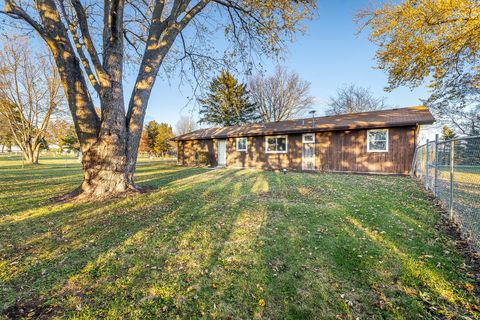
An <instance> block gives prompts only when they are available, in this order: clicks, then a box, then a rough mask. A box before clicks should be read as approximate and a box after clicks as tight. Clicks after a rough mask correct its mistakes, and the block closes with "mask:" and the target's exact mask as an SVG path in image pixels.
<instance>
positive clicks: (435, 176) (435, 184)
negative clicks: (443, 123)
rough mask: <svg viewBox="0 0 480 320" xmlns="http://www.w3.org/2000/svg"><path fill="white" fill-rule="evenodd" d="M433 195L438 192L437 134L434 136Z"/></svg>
mask: <svg viewBox="0 0 480 320" xmlns="http://www.w3.org/2000/svg"><path fill="white" fill-rule="evenodd" d="M433 174H434V176H433V194H434V195H435V196H437V192H438V185H437V183H438V133H437V134H436V135H435V170H434V172H433Z"/></svg>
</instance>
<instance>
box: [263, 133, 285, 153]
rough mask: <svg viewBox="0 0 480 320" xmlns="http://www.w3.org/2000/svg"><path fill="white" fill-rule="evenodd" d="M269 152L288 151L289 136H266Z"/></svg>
mask: <svg viewBox="0 0 480 320" xmlns="http://www.w3.org/2000/svg"><path fill="white" fill-rule="evenodd" d="M265 149H266V150H267V153H287V136H274V137H265Z"/></svg>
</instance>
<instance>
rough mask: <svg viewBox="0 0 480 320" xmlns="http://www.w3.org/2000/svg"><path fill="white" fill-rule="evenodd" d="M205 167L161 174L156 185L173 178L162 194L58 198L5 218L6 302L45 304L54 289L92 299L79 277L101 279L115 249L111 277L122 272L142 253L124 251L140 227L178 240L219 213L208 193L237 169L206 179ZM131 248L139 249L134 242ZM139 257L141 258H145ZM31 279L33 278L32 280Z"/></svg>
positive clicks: (2, 229) (57, 296)
mask: <svg viewBox="0 0 480 320" xmlns="http://www.w3.org/2000/svg"><path fill="white" fill-rule="evenodd" d="M201 173H202V172H200V171H198V170H193V171H190V174H188V172H187V171H184V172H182V175H181V177H178V179H174V178H173V177H171V176H168V177H166V178H165V179H161V178H159V179H158V180H157V181H156V183H157V186H165V185H167V184H169V183H170V184H175V186H173V185H172V189H171V190H164V193H163V194H162V192H159V193H160V194H159V195H157V194H155V193H150V194H146V195H141V196H137V197H134V198H131V199H124V200H121V201H110V202H106V203H105V204H99V203H96V204H94V205H92V204H88V203H84V204H80V205H68V204H67V205H54V206H52V207H57V208H54V210H50V211H49V212H45V213H44V214H41V215H38V216H33V217H27V218H25V219H23V220H20V221H10V222H7V223H2V224H1V225H0V233H5V234H6V233H7V232H8V233H9V236H10V239H4V240H7V241H6V243H4V246H2V248H4V249H3V250H1V251H0V252H1V256H2V257H3V258H2V260H4V263H5V265H8V266H10V267H9V274H8V275H7V274H5V275H3V277H5V279H4V280H5V282H4V283H5V285H4V290H3V293H2V295H3V297H2V299H1V300H2V301H7V302H6V305H4V306H3V307H4V308H5V307H6V308H8V306H17V307H18V306H19V305H25V306H31V305H32V303H31V302H32V301H30V300H32V299H33V300H36V301H37V304H38V302H41V304H45V303H46V301H47V300H49V299H52V297H54V299H60V300H61V299H65V296H64V295H67V296H69V298H71V299H73V300H75V299H77V298H79V297H77V296H76V295H77V294H79V295H80V299H83V298H82V297H83V296H85V301H87V302H89V301H88V290H90V289H89V288H84V287H83V285H82V286H80V287H82V289H79V290H77V289H75V287H76V286H79V284H78V283H77V282H76V279H77V278H82V277H83V276H84V275H85V274H88V277H90V276H92V274H93V275H94V276H93V280H92V281H93V282H91V283H89V285H88V286H93V287H95V285H94V283H96V282H97V280H98V281H100V280H99V279H95V278H96V275H99V274H101V273H102V272H101V271H99V270H96V269H95V264H96V263H98V261H100V262H102V263H101V264H103V262H104V261H106V260H108V259H109V257H110V256H111V255H116V254H117V253H118V252H121V254H126V255H127V257H126V259H123V258H122V260H120V264H124V266H123V267H120V268H119V269H115V268H116V267H115V266H114V264H113V266H112V265H109V266H107V269H111V270H110V271H111V273H112V274H110V275H108V278H111V277H113V278H115V277H118V276H120V274H121V273H122V272H123V271H124V270H123V269H126V270H130V269H131V268H133V266H129V265H128V260H129V259H128V256H131V255H133V257H134V260H136V257H135V255H134V253H128V252H127V253H126V252H125V250H123V249H122V247H125V246H127V247H129V246H130V245H129V244H128V243H129V242H130V241H134V240H132V239H135V237H138V235H141V234H151V235H157V236H158V235H161V237H163V238H170V242H172V241H173V240H175V237H176V236H178V234H179V232H180V229H178V228H181V229H185V230H187V229H188V228H190V227H191V226H192V225H203V224H205V219H206V218H208V219H213V218H214V217H212V216H211V214H210V215H206V214H205V212H208V210H209V208H210V207H212V206H214V202H213V201H212V199H211V198H209V195H208V194H209V193H210V190H211V189H212V188H218V186H219V185H222V184H224V185H225V188H226V189H228V188H229V187H228V186H229V185H230V184H231V180H232V179H233V177H232V176H233V174H234V173H233V172H225V173H224V174H222V175H212V176H210V177H208V178H206V180H205V179H202V178H197V176H198V175H199V174H201ZM194 176H195V177H194ZM192 195H196V196H198V198H197V199H196V200H195V203H194V205H195V207H196V208H199V209H200V211H199V212H203V213H204V215H203V216H199V215H198V214H192V212H191V209H192V203H191V201H192ZM99 206H100V207H99ZM52 209H53V208H52ZM12 231H14V232H12ZM223 232H225V230H224V231H223ZM172 246H174V243H172ZM129 250H130V249H129ZM131 250H133V251H132V252H135V248H131ZM167 253H168V252H167ZM164 254H165V252H164ZM156 258H158V260H162V259H165V258H164V257H163V258H162V257H161V256H160V257H156ZM124 260H125V261H124ZM134 262H135V263H136V264H138V263H139V262H140V261H134ZM125 263H126V265H125ZM92 268H93V269H92ZM26 283H28V284H29V285H28V287H27V288H25V286H24V284H26ZM69 286H71V288H69ZM72 290H73V291H72ZM95 290H97V289H95ZM72 292H73V293H72ZM86 292H87V293H86ZM72 294H73V295H72ZM48 296H49V297H48ZM105 301H108V299H106V300H105ZM57 303H58V301H57ZM37 307H38V306H37ZM50 307H51V309H52V310H51V311H45V310H48V308H47V309H45V308H42V309H38V308H37V310H39V311H41V312H47V313H48V312H57V311H58V310H57V307H58V305H55V304H52V305H51V306H50ZM62 308H63V307H62ZM17 309H18V308H17ZM27 309H28V308H27ZM67 309H68V308H67ZM10 310H11V309H10Z"/></svg>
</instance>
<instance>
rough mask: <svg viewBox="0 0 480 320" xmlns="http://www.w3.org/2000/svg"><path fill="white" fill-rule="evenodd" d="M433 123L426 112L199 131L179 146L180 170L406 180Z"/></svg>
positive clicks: (412, 109)
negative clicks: (421, 134)
mask: <svg viewBox="0 0 480 320" xmlns="http://www.w3.org/2000/svg"><path fill="white" fill-rule="evenodd" d="M434 121H435V119H434V117H433V116H432V114H431V113H430V111H429V110H428V108H426V107H423V106H422V107H410V108H401V109H392V110H380V111H371V112H361V113H353V114H345V115H339V116H328V117H317V118H308V119H298V120H287V121H279V122H273V123H266V124H250V125H242V126H232V127H225V128H210V129H200V130H196V131H193V132H190V133H187V134H184V135H181V136H178V137H176V138H175V139H174V140H175V141H177V143H178V163H179V164H181V165H198V164H207V165H210V166H227V167H249V168H264V169H283V168H287V169H290V170H318V171H331V172H369V173H396V174H407V173H409V171H410V168H411V164H412V159H413V155H414V151H415V146H416V143H417V134H418V131H419V128H420V126H421V125H425V124H432V123H433V122H434Z"/></svg>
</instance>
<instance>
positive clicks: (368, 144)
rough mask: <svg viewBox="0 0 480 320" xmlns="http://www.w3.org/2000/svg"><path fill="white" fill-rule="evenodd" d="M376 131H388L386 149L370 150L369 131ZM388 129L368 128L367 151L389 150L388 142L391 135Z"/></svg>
mask: <svg viewBox="0 0 480 320" xmlns="http://www.w3.org/2000/svg"><path fill="white" fill-rule="evenodd" d="M375 131H386V132H387V137H386V139H387V140H386V142H387V143H385V148H386V149H385V150H370V135H369V134H368V133H369V132H375ZM388 131H389V130H388V129H371V130H367V152H388V144H389V142H390V139H389V136H388Z"/></svg>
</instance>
